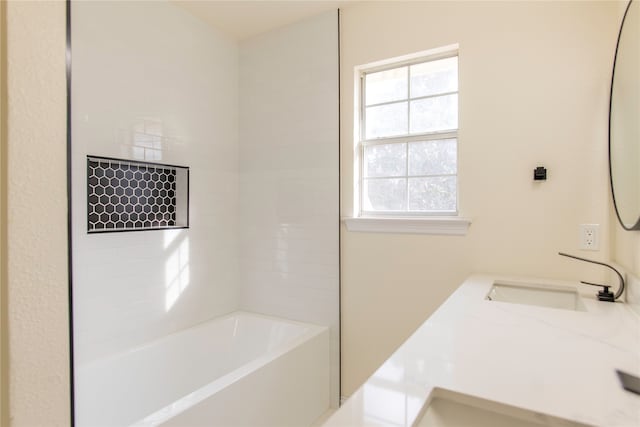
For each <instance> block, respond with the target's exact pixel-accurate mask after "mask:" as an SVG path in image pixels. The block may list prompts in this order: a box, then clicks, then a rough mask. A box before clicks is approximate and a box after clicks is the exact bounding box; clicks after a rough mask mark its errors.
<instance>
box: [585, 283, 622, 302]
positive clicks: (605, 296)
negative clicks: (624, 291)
mask: <svg viewBox="0 0 640 427" xmlns="http://www.w3.org/2000/svg"><path fill="white" fill-rule="evenodd" d="M580 283H582V284H583V285H589V286H599V287H602V288H603V290H601V291H599V292H598V300H599V301H609V302H613V301H614V300H615V296H614V295H613V292H611V291H609V288H610V287H611V286H610V285H600V284H599V283H591V282H585V281H584V280H581V281H580Z"/></svg>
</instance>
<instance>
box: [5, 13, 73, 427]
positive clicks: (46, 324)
mask: <svg viewBox="0 0 640 427" xmlns="http://www.w3.org/2000/svg"><path fill="white" fill-rule="evenodd" d="M2 7H3V8H4V7H6V29H5V30H6V40H4V41H3V42H6V51H5V53H6V55H7V57H6V58H3V68H4V67H5V66H6V68H5V69H4V70H3V72H4V71H5V70H6V72H7V74H6V75H5V77H6V79H7V81H6V85H7V86H6V89H7V92H6V95H7V99H4V100H3V101H2V102H6V104H4V105H5V106H6V107H7V109H6V110H5V111H3V114H6V117H5V118H4V119H3V124H6V125H7V128H6V129H5V130H4V131H5V132H6V134H4V135H3V144H5V143H6V144H7V145H6V147H4V148H6V151H4V150H3V151H4V152H3V154H6V155H7V157H6V158H4V159H3V165H2V166H3V167H6V168H7V169H6V170H4V171H3V174H6V175H5V177H8V182H6V187H5V188H4V189H6V194H3V197H6V198H5V199H4V200H5V201H6V202H7V211H6V212H7V217H6V218H3V221H6V224H5V225H6V227H7V228H6V231H7V234H6V235H4V236H2V237H3V238H5V237H6V239H7V240H6V242H3V245H4V244H5V243H6V247H5V248H6V249H7V250H8V251H7V252H6V253H5V254H4V256H6V257H7V259H6V264H4V265H5V266H7V267H8V271H5V272H3V277H2V282H3V283H2V287H3V288H5V286H6V288H5V289H3V290H4V291H6V294H5V296H6V297H7V299H6V301H5V302H4V303H5V304H6V305H5V306H4V307H3V310H4V309H5V307H6V310H7V311H6V312H4V313H2V316H3V325H2V328H3V332H2V333H3V335H4V334H5V333H7V335H8V340H7V341H8V342H6V343H3V346H4V344H8V352H7V353H8V356H9V360H8V369H9V372H8V374H9V375H8V378H6V377H4V375H3V378H2V380H3V382H4V381H5V380H7V381H8V384H7V383H4V384H3V385H2V388H3V392H4V391H6V390H8V391H9V396H8V398H7V396H3V400H5V399H8V414H7V413H6V412H5V413H3V414H2V416H3V418H2V420H0V423H2V425H3V426H4V425H9V426H15V427H18V426H25V427H40V426H47V427H49V426H51V427H55V426H61V427H62V426H68V425H69V424H70V403H69V397H70V392H69V323H68V319H69V318H68V281H67V228H66V219H67V197H66V196H67V194H66V175H67V174H66V114H65V105H66V103H65V99H66V91H65V87H66V86H65V5H64V2H62V1H56V2H17V1H12V2H6V3H5V4H3V5H2ZM3 50H4V49H3ZM5 60H6V62H4V61H5ZM3 95H4V93H3ZM5 119H6V121H4V120H5ZM5 137H6V140H5ZM4 189H3V190H4ZM5 280H6V282H5ZM5 316H6V317H5ZM5 321H7V322H6V323H4V322H5ZM4 350H6V349H4ZM5 354H6V353H5ZM3 374H4V372H3ZM5 387H6V388H5ZM3 403H5V402H3ZM4 409H5V410H6V407H5V408H4Z"/></svg>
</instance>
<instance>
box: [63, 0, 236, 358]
mask: <svg viewBox="0 0 640 427" xmlns="http://www.w3.org/2000/svg"><path fill="white" fill-rule="evenodd" d="M72 52H73V60H72V84H73V86H72V103H73V117H72V120H73V122H72V127H73V135H72V137H73V215H74V228H73V253H74V259H73V262H74V283H73V290H74V322H75V323H74V327H75V330H74V337H75V342H74V344H75V357H76V362H77V363H83V362H86V361H89V360H93V359H96V358H99V357H101V356H105V355H108V354H111V353H114V352H118V351H122V350H124V349H127V348H130V347H132V346H135V345H138V344H141V343H144V342H147V341H149V340H152V339H154V338H157V337H160V336H163V335H166V334H168V333H170V332H173V331H176V330H179V329H183V328H186V327H189V326H192V325H194V324H196V323H198V322H201V321H204V320H206V319H209V318H213V317H216V316H219V315H222V314H225V313H228V312H231V311H233V310H235V309H236V308H237V305H238V298H237V294H238V292H237V270H238V263H237V243H236V242H237V218H238V215H237V199H238V196H237V189H238V183H237V172H238V171H237V169H238V166H237V165H238V148H237V144H238V137H237V133H238V130H237V114H238V105H237V102H238V81H237V79H238V77H237V74H238V70H237V62H238V56H237V46H236V43H235V42H234V41H232V40H228V39H227V38H225V37H224V36H222V35H220V34H219V33H217V32H216V31H215V30H213V29H211V28H210V27H208V26H207V25H206V24H204V23H203V22H201V21H199V20H197V19H196V18H194V17H193V16H191V15H190V14H189V13H187V12H186V11H184V10H183V9H181V8H178V7H176V6H175V5H173V4H170V3H167V2H74V3H73V5H72ZM150 135H155V136H150ZM150 140H153V143H154V144H156V145H154V146H153V147H151V148H149V147H147V148H145V146H146V145H147V143H148V142H149V141H150ZM88 154H90V155H98V156H106V157H117V158H125V159H132V160H151V161H157V162H159V163H167V164H175V165H182V166H189V167H190V217H191V218H190V229H185V230H175V231H138V232H126V233H108V234H91V235H88V234H87V232H86V203H87V202H86V155H88ZM174 276H175V277H174ZM176 278H177V279H178V281H179V282H180V283H181V285H177V286H182V290H181V291H180V293H179V295H178V297H177V299H175V300H173V299H172V295H173V294H172V292H173V291H175V289H178V288H172V287H173V286H176V283H177V282H175V281H174V279H176Z"/></svg>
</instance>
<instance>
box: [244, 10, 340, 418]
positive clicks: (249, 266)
mask: <svg viewBox="0 0 640 427" xmlns="http://www.w3.org/2000/svg"><path fill="white" fill-rule="evenodd" d="M338 197H339V190H338V16H337V11H332V12H329V13H325V14H322V15H319V16H317V17H314V18H310V19H307V20H305V21H302V22H299V23H296V24H293V25H289V26H287V27H284V28H281V29H277V30H274V31H271V32H269V33H266V34H263V35H260V36H257V37H254V38H253V39H250V40H248V41H245V42H243V43H241V45H240V218H241V219H240V223H241V224H242V226H241V227H240V265H241V270H240V304H241V308H243V309H245V310H249V311H255V312H260V313H266V314H270V315H275V316H281V317H285V318H289V319H295V320H300V321H306V322H312V323H317V324H320V325H329V326H330V327H331V401H332V405H333V406H337V403H338V395H339V394H338V379H339V350H338V348H339V334H338V332H339V329H338V324H339V288H338V280H339V231H338V225H339V223H338V218H339V216H338V203H339V199H338Z"/></svg>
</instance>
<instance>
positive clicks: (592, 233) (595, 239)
mask: <svg viewBox="0 0 640 427" xmlns="http://www.w3.org/2000/svg"><path fill="white" fill-rule="evenodd" d="M580 249H582V250H586V251H599V250H600V224H580Z"/></svg>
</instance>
